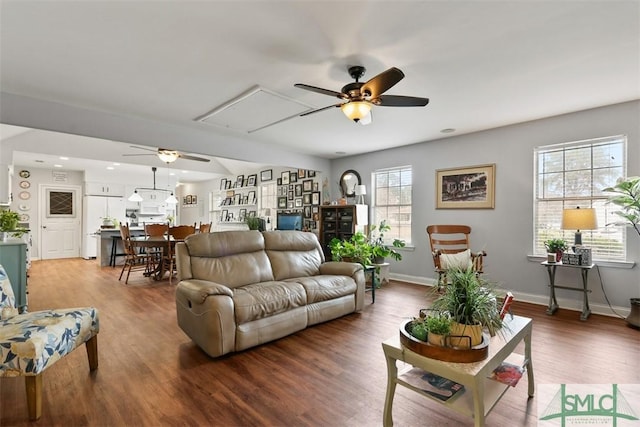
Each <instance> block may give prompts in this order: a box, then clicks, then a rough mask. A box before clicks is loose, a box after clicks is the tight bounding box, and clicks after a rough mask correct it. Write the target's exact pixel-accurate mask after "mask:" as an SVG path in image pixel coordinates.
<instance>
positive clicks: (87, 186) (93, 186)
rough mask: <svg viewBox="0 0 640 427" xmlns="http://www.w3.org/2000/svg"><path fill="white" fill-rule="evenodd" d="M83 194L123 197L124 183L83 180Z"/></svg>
mask: <svg viewBox="0 0 640 427" xmlns="http://www.w3.org/2000/svg"><path fill="white" fill-rule="evenodd" d="M84 194H85V195H87V196H112V197H124V184H109V183H105V182H85V183H84Z"/></svg>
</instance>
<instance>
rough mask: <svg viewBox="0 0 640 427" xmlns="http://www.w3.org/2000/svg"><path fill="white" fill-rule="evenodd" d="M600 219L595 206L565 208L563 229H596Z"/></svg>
mask: <svg viewBox="0 0 640 427" xmlns="http://www.w3.org/2000/svg"><path fill="white" fill-rule="evenodd" d="M596 228H598V219H597V217H596V210H595V209H594V208H583V209H581V208H576V209H565V210H563V211H562V229H563V230H595V229H596Z"/></svg>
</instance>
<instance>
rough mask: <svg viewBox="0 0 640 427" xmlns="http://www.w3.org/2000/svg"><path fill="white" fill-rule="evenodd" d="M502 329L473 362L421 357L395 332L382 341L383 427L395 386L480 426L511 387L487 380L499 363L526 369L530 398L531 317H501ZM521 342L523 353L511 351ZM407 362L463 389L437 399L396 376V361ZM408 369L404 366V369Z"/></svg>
mask: <svg viewBox="0 0 640 427" xmlns="http://www.w3.org/2000/svg"><path fill="white" fill-rule="evenodd" d="M505 323H506V325H507V327H506V328H503V329H502V330H501V332H500V333H499V334H498V335H496V336H494V337H491V338H490V340H489V355H488V356H487V358H486V359H484V360H481V361H479V362H473V363H453V362H445V361H441V360H436V359H430V358H428V357H425V356H421V355H419V354H417V353H414V352H412V351H411V350H409V349H407V348H405V347H403V346H402V345H401V344H400V336H399V333H398V335H396V336H395V337H393V338H390V339H388V340H386V341H384V342H383V343H382V349H383V351H384V356H385V358H386V361H387V394H386V399H385V404H384V419H383V424H384V426H385V427H389V426H392V425H393V419H392V408H393V396H394V394H395V390H396V385H397V384H399V385H402V386H404V387H407V388H409V389H411V390H413V391H415V392H417V393H420V394H421V395H423V396H425V397H427V398H429V399H431V400H432V401H434V402H438V403H440V404H442V405H444V406H446V407H448V408H449V409H452V410H454V411H457V412H460V413H462V414H465V415H469V416H471V417H473V419H474V423H475V426H476V427H480V426H484V419H485V417H486V416H487V415H488V414H489V412H490V411H491V409H493V407H494V406H495V405H496V404H497V403H498V401H499V400H500V398H502V396H503V395H504V393H506V391H507V390H508V389H509V388H510V387H511V386H508V385H506V384H503V383H501V382H498V381H494V380H492V379H489V378H488V377H489V375H491V373H492V372H493V370H494V369H495V368H496V367H498V366H499V365H500V364H501V363H502V362H504V361H507V362H509V363H513V364H518V365H520V366H523V367H525V368H526V370H527V382H528V386H529V389H528V393H529V397H533V392H534V381H533V365H532V363H531V332H532V320H531V319H529V318H526V317H521V316H513V317H511V316H507V317H505ZM522 341H524V355H519V354H515V353H513V351H514V350H515V348H516V347H517V345H518V344H519V343H520V342H522ZM398 360H401V361H403V362H405V363H408V364H409V365H411V366H409V369H410V368H411V367H417V368H420V369H423V370H425V371H428V372H431V373H434V374H436V375H440V376H442V377H445V378H448V379H450V380H452V381H455V382H457V383H459V384H462V385H464V386H465V391H464V392H463V393H462V394H461V395H459V396H455V397H453V398H451V399H450V400H448V401H444V402H443V401H441V400H438V399H437V398H435V397H433V396H431V395H429V394H427V393H426V392H424V391H422V390H420V389H418V388H416V387H414V386H412V385H411V384H409V383H407V382H405V381H403V380H402V379H401V378H398V367H397V365H396V362H397V361H398ZM407 370H408V369H407Z"/></svg>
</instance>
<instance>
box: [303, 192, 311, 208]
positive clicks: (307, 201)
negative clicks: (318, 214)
mask: <svg viewBox="0 0 640 427" xmlns="http://www.w3.org/2000/svg"><path fill="white" fill-rule="evenodd" d="M302 204H305V205H310V204H311V193H304V195H303V196H302Z"/></svg>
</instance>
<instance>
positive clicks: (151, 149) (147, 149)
mask: <svg viewBox="0 0 640 427" xmlns="http://www.w3.org/2000/svg"><path fill="white" fill-rule="evenodd" d="M129 147H131V148H137V149H138V150H145V151H152V152H154V153H155V152H157V151H158V150H156V149H153V148H147V147H138V146H137V145H130V146H129Z"/></svg>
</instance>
